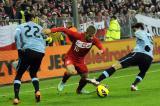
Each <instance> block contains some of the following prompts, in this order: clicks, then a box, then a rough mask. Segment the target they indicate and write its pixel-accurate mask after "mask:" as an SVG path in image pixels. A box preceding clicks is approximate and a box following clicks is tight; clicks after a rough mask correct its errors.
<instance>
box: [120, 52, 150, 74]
mask: <svg viewBox="0 0 160 106" xmlns="http://www.w3.org/2000/svg"><path fill="white" fill-rule="evenodd" d="M152 60H153V58H152V57H151V56H149V55H147V54H144V53H140V52H132V53H129V54H128V55H126V56H124V57H122V58H121V59H119V62H120V64H121V65H122V68H127V67H129V66H139V69H140V71H143V72H146V71H147V70H148V68H149V67H150V65H151V63H152Z"/></svg>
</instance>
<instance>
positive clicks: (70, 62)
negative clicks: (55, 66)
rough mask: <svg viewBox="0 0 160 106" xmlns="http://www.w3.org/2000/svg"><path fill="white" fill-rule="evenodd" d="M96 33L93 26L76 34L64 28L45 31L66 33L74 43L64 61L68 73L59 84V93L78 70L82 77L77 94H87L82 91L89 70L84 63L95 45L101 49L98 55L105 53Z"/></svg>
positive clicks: (45, 31)
mask: <svg viewBox="0 0 160 106" xmlns="http://www.w3.org/2000/svg"><path fill="white" fill-rule="evenodd" d="M96 31H97V30H96V28H95V27H94V26H93V25H90V26H89V27H87V29H86V32H84V33H80V32H74V31H72V30H69V29H68V28H64V27H59V28H52V29H46V30H44V31H43V32H44V33H45V34H48V33H54V32H64V33H66V34H67V35H68V37H69V38H70V40H71V42H72V45H71V48H70V49H69V51H68V52H67V54H66V56H65V61H64V64H65V66H66V69H67V71H66V72H65V73H64V76H63V79H62V81H61V82H60V83H59V84H58V91H62V90H63V89H64V85H65V83H66V81H67V80H68V79H69V78H70V76H71V75H73V74H74V72H75V70H76V71H77V73H78V74H79V75H80V76H81V79H80V81H79V86H78V88H77V90H76V92H77V93H78V94H81V93H87V92H85V91H84V90H82V89H83V87H84V86H85V85H86V84H87V80H86V79H87V78H88V69H87V66H86V64H85V62H84V58H85V56H86V55H87V53H88V52H89V51H90V49H91V48H92V46H93V45H95V46H96V47H97V48H98V49H99V51H98V53H100V54H101V53H103V52H104V48H103V46H102V43H101V42H100V41H99V39H98V38H96V37H95V34H96Z"/></svg>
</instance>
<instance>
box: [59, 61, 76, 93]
mask: <svg viewBox="0 0 160 106" xmlns="http://www.w3.org/2000/svg"><path fill="white" fill-rule="evenodd" d="M64 64H65V66H66V70H67V71H66V72H65V73H64V76H63V78H62V81H60V83H59V84H58V87H57V90H58V91H62V90H63V89H64V86H65V83H66V82H67V80H68V79H69V78H70V77H71V75H73V74H74V73H75V72H76V71H75V66H74V65H73V62H72V60H71V59H69V58H66V59H65V61H64Z"/></svg>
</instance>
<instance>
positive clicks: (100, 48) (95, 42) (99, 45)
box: [94, 38, 105, 53]
mask: <svg viewBox="0 0 160 106" xmlns="http://www.w3.org/2000/svg"><path fill="white" fill-rule="evenodd" d="M94 45H95V46H96V47H97V48H98V49H99V50H102V51H103V53H104V51H105V48H104V47H103V45H102V43H101V42H100V40H99V39H98V38H94Z"/></svg>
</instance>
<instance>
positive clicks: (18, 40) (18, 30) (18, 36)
mask: <svg viewBox="0 0 160 106" xmlns="http://www.w3.org/2000/svg"><path fill="white" fill-rule="evenodd" d="M15 43H16V47H17V49H18V50H19V49H22V48H21V44H22V42H21V28H20V27H17V28H16V34H15Z"/></svg>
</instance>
